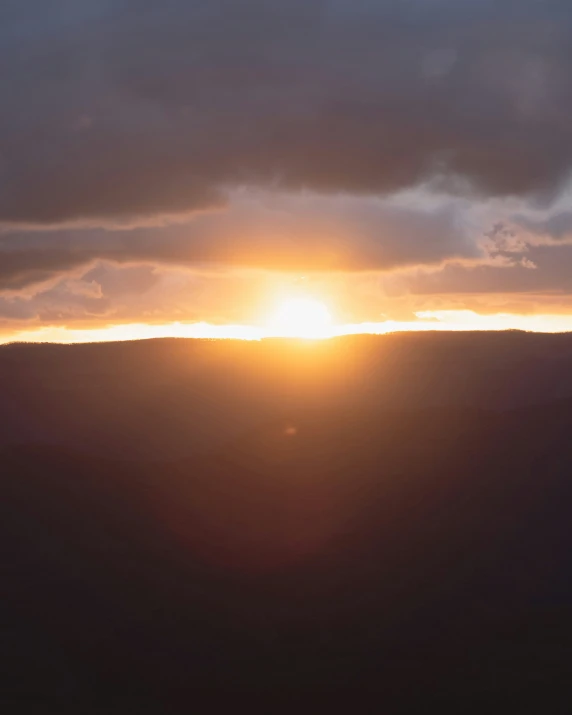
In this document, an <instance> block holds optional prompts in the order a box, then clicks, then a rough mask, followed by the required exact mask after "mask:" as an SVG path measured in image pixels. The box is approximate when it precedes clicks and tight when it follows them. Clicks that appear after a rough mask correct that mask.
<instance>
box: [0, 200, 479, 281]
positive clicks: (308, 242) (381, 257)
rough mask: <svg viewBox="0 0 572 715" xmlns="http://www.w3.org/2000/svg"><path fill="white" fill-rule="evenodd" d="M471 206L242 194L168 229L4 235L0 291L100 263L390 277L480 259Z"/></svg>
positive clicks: (0, 246)
mask: <svg viewBox="0 0 572 715" xmlns="http://www.w3.org/2000/svg"><path fill="white" fill-rule="evenodd" d="M478 236H479V234H478V229H476V227H475V225H474V222H472V221H471V219H470V206H469V205H468V204H467V202H465V201H462V200H452V199H449V200H443V201H442V202H440V203H439V202H437V203H434V205H430V206H425V207H424V206H422V205H415V201H414V200H413V199H409V200H407V201H405V200H404V199H402V200H401V201H398V200H397V199H396V198H394V199H393V200H381V199H376V198H371V197H361V198H360V197H350V196H347V195H346V196H335V197H324V196H318V195H315V194H299V195H277V194H275V195H269V194H268V193H267V192H261V193H260V192H239V194H238V195H237V196H235V197H234V198H233V199H232V201H231V202H230V204H229V207H228V209H227V210H225V211H220V212H217V213H212V214H204V215H201V216H199V217H197V218H195V219H194V220H192V221H189V222H187V223H184V224H178V225H173V226H169V227H163V228H153V227H151V228H138V229H133V230H122V231H117V230H116V231H109V230H103V229H92V230H67V231H64V230H59V231H52V232H39V231H28V232H17V233H12V234H6V235H4V236H0V291H2V290H4V291H7V290H9V291H17V290H20V289H23V288H25V287H27V286H30V285H34V284H38V283H42V282H45V281H49V280H50V279H51V278H52V277H56V276H58V275H60V274H62V273H65V272H69V271H73V270H74V269H76V268H78V267H80V266H85V265H87V264H89V263H92V262H93V261H95V260H97V259H105V260H109V261H114V262H117V263H129V262H133V263H141V262H150V263H155V264H157V263H163V264H165V263H166V264H182V265H190V264H200V263H211V264H212V263H216V264H224V265H227V266H240V267H251V268H265V269H275V270H282V271H288V270H296V271H325V270H329V271H341V270H349V271H364V270H382V271H387V270H391V269H394V268H397V267H403V266H411V265H416V264H418V263H423V264H428V265H430V264H438V263H441V262H443V261H445V260H450V259H467V260H476V259H479V258H482V255H483V254H482V250H481V249H480V247H479V245H478V241H477V240H476V239H477V238H478Z"/></svg>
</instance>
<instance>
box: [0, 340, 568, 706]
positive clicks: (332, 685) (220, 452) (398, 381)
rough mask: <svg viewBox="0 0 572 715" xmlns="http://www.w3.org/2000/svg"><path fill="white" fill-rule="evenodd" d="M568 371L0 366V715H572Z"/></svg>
mask: <svg viewBox="0 0 572 715" xmlns="http://www.w3.org/2000/svg"><path fill="white" fill-rule="evenodd" d="M571 358H572V336H567V335H560V336H539V335H528V334H520V333H508V334H470V335H443V334H438V335H437V334H435V335H407V336H384V337H379V338H371V337H369V338H363V339H362V338H359V339H354V338H348V339H340V340H339V341H334V342H332V343H330V342H324V343H320V344H313V343H312V344H305V343H295V342H292V343H290V342H281V341H269V342H268V343H266V342H263V343H261V344H234V343H202V342H201V343H197V342H194V341H188V342H187V341H158V342H156V341H152V342H142V343H133V344H109V345H91V346H81V347H79V346H77V347H76V346H74V347H62V346H10V347H8V348H4V349H2V350H0V365H1V375H2V393H1V394H2V396H3V400H4V403H5V404H7V405H8V411H6V410H5V411H4V422H3V425H2V441H3V447H2V451H1V453H0V458H1V463H2V480H1V490H2V499H1V507H0V509H1V511H0V523H1V524H2V527H1V528H2V532H3V536H2V544H3V546H5V547H6V549H7V556H8V558H7V559H6V563H7V571H6V578H5V584H6V586H5V596H6V598H5V603H6V604H7V614H8V619H7V628H6V629H5V631H6V638H5V641H4V642H5V646H6V648H7V655H8V658H7V662H8V669H7V675H8V679H7V688H6V692H7V693H8V702H10V703H12V707H14V706H15V704H22V703H25V704H26V705H27V706H29V707H31V708H33V707H36V708H37V711H38V712H48V711H51V710H49V708H50V707H51V708H53V711H56V710H57V709H60V710H61V709H62V708H64V707H68V706H69V707H70V708H71V709H72V710H74V711H75V712H115V711H117V712H125V711H126V710H127V709H129V708H131V709H133V711H136V712H169V711H171V710H175V709H180V708H181V707H188V706H189V703H190V702H195V703H196V702H198V700H197V699H198V698H199V697H202V696H205V697H207V698H210V700H208V701H207V702H210V703H211V706H212V703H213V702H214V700H213V698H215V697H217V698H227V704H228V705H232V704H235V703H236V702H237V701H236V697H237V696H240V695H241V694H253V693H257V694H258V695H259V696H260V697H264V696H265V695H266V696H268V697H272V698H278V701H279V702H280V703H281V704H282V705H284V704H287V703H289V702H292V703H295V702H297V703H298V705H297V706H296V707H297V708H298V709H300V710H302V711H308V712H309V711H311V708H310V706H309V703H310V701H309V699H308V698H309V697H310V695H311V696H314V695H316V694H320V695H322V696H324V697H326V696H333V697H335V698H338V697H340V696H341V695H342V694H350V695H352V697H353V694H355V693H361V694H362V696H364V694H368V693H369V694H371V695H372V696H373V694H375V696H376V697H381V702H383V704H384V708H385V711H386V712H402V711H403V712H417V711H423V710H424V709H426V708H428V707H429V706H436V705H437V706H442V707H445V706H447V705H455V707H459V706H460V704H462V706H463V711H464V712H473V711H474V712H482V709H483V708H484V707H488V708H489V709H491V704H492V709H491V711H492V712H506V709H507V708H510V707H514V706H516V705H517V704H518V705H519V706H524V705H528V706H530V705H531V703H532V702H534V701H533V700H532V698H533V696H534V697H538V698H539V700H538V702H539V703H540V705H539V707H541V706H542V709H540V710H538V711H539V712H540V711H544V712H565V711H566V709H565V707H564V703H565V702H566V699H565V694H566V692H567V690H568V680H569V675H570V672H569V666H570V652H571V650H572V570H571V568H570V566H571V563H570V553H572V532H571V531H570V528H569V522H570V504H571V503H572V481H571V479H570V475H571V474H572V443H571V442H570V439H569V436H570V434H571V428H572V382H571V381H570V365H571V364H572V362H571ZM11 418H13V420H12V419H11ZM356 702H357V701H356ZM293 707H294V705H293V704H292V705H291V706H290V707H289V708H288V709H289V710H290V711H291V708H293ZM42 708H43V710H42ZM305 708H306V709H305Z"/></svg>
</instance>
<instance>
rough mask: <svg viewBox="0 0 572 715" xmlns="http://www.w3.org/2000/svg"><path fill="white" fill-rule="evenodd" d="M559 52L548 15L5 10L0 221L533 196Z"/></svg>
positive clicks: (558, 28)
mask: <svg viewBox="0 0 572 715" xmlns="http://www.w3.org/2000/svg"><path fill="white" fill-rule="evenodd" d="M570 47H572V10H570V6H569V3H568V2H567V1H565V0H543V2H542V3H540V2H535V1H533V0H521V2H519V3H518V4H515V3H514V2H512V1H509V0H495V2H493V0H408V1H400V2H397V1H395V0H376V2H373V1H372V0H288V2H284V1H283V0H242V1H240V0H218V1H217V2H213V0H163V1H162V2H161V3H157V2H154V1H153V2H151V1H150V0H137V1H135V0H73V1H72V0H54V1H53V2H50V3H46V2H44V0H18V2H3V3H2V5H1V7H0V93H1V96H2V98H3V103H2V115H1V116H0V222H3V223H5V224H36V225H48V224H61V223H67V222H78V221H79V222H82V223H83V224H87V225H96V226H97V225H107V224H113V223H116V222H122V221H125V222H131V223H140V224H141V223H145V222H149V221H152V220H156V218H157V217H158V216H165V215H172V214H185V213H188V212H192V211H196V210H198V209H205V208H211V207H216V206H218V205H220V202H221V201H222V195H221V189H226V188H227V187H229V186H236V185H244V184H258V185H268V184H269V183H272V184H273V185H275V186H278V187H281V188H285V189H288V190H297V189H300V188H308V189H311V190H314V191H318V192H340V191H342V192H349V193H354V194H355V193H360V194H365V193H383V192H393V191H396V190H399V189H402V188H404V187H409V186H411V185H413V184H416V183H417V182H419V181H421V180H423V179H425V178H427V177H428V176H430V175H433V174H436V175H440V177H441V185H444V186H448V187H450V188H451V187H453V188H455V189H456V190H458V189H459V187H460V186H465V184H463V183H462V182H459V181H458V180H456V181H452V180H451V177H455V176H457V177H458V176H461V177H464V180H467V181H468V182H469V184H470V185H471V186H473V187H474V188H475V189H476V190H479V191H482V192H484V193H486V194H489V195H498V194H525V193H529V192H536V193H537V194H540V195H542V194H547V193H550V192H552V191H554V190H555V189H556V188H557V187H558V185H559V182H561V181H562V180H563V179H564V178H565V177H567V176H568V173H569V169H570V166H571V163H572V125H571V124H570V122H569V116H570V114H571V110H572V85H571V84H570V82H569V76H570V70H571V56H570ZM13 260H18V259H17V258H14V259H13ZM54 260H55V259H54Z"/></svg>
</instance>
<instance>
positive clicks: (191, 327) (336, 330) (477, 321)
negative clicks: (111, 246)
mask: <svg viewBox="0 0 572 715" xmlns="http://www.w3.org/2000/svg"><path fill="white" fill-rule="evenodd" d="M288 306H289V307H288ZM310 307H311V308H312V309H311V310H307V312H306V313H305V312H304V310H303V309H304V308H306V309H309V308H310ZM298 311H301V312H300V314H301V315H302V317H303V320H302V324H301V325H300V326H299V329H296V326H295V316H296V314H297V313H298ZM284 316H285V317H284ZM416 318H417V319H416V320H412V321H409V322H406V321H402V322H399V321H393V320H386V321H384V322H379V323H373V322H369V323H353V324H345V325H336V324H333V323H332V322H331V316H330V314H329V311H328V310H327V308H326V307H325V306H323V305H322V304H321V303H319V302H318V301H315V302H313V303H312V302H309V303H303V302H300V303H295V302H292V303H288V304H287V307H286V309H285V312H284V313H282V312H279V313H278V316H277V317H276V319H274V318H273V319H272V320H270V321H269V324H268V325H267V326H266V327H261V326H256V325H213V324H210V323H206V322H200V323H182V322H173V323H168V324H162V325H150V324H146V323H131V324H125V325H112V326H106V327H103V328H83V329H75V328H70V327H55V326H52V327H48V326H46V327H41V328H35V329H30V330H23V331H18V332H12V333H9V334H6V335H0V344H6V343H14V342H36V343H41V342H47V343H64V344H71V343H92V342H115V341H127V340H144V339H150V338H199V339H210V340H263V339H265V338H301V339H327V338H335V337H341V336H344V335H384V334H386V333H394V332H404V331H409V332H410V331H447V330H452V331H471V330H526V331H530V332H539V333H561V332H570V331H572V315H516V314H509V313H499V314H496V315H480V314H478V313H475V312H473V311H470V310H459V311H455V310H443V311H424V312H419V313H416ZM283 319H284V320H283Z"/></svg>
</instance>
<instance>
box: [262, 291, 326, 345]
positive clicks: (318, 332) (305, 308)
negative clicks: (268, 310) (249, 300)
mask: <svg viewBox="0 0 572 715" xmlns="http://www.w3.org/2000/svg"><path fill="white" fill-rule="evenodd" d="M332 323H333V320H332V316H331V314H330V311H329V310H328V308H327V307H326V306H325V305H324V303H321V302H320V301H319V300H314V299H312V298H289V299H288V300H285V301H284V302H283V303H282V304H281V305H280V306H279V308H278V310H277V311H276V313H275V314H274V315H273V316H271V318H270V320H269V323H268V328H269V333H270V334H271V335H273V336H276V337H287V338H326V337H330V335H331V327H332Z"/></svg>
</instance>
